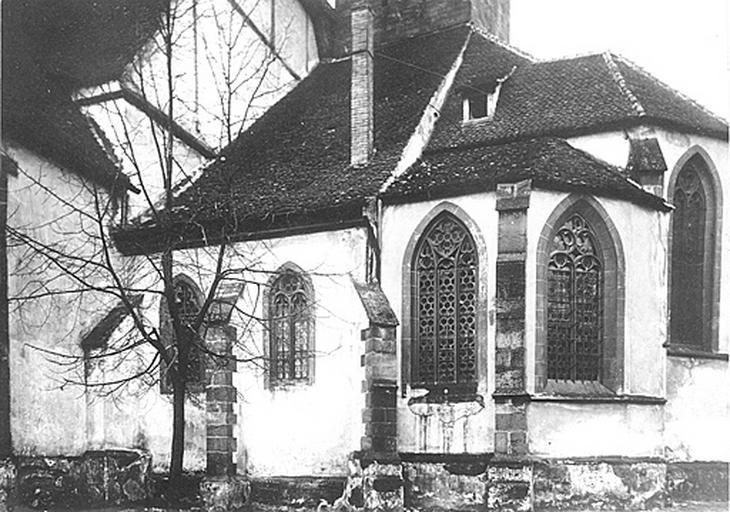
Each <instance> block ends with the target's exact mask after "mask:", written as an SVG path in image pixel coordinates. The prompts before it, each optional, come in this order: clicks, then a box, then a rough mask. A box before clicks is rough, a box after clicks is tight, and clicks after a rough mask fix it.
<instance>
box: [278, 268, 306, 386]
mask: <svg viewBox="0 0 730 512" xmlns="http://www.w3.org/2000/svg"><path fill="white" fill-rule="evenodd" d="M268 293H269V296H268V301H269V304H268V307H269V356H270V380H271V384H273V385H276V384H284V383H296V382H312V379H313V377H314V374H313V373H314V372H313V370H314V368H313V364H314V353H313V351H314V350H313V347H314V339H313V338H314V314H313V311H314V294H313V290H312V285H311V282H310V281H309V279H308V278H307V277H306V276H305V275H304V274H303V273H302V272H299V271H297V270H295V269H293V268H289V267H287V268H284V269H283V270H281V271H279V274H278V275H277V277H276V278H275V279H274V281H273V282H272V283H271V285H270V289H269V292H268Z"/></svg>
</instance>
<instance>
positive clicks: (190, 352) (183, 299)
mask: <svg viewBox="0 0 730 512" xmlns="http://www.w3.org/2000/svg"><path fill="white" fill-rule="evenodd" d="M173 297H174V301H175V306H174V307H175V311H176V312H177V315H178V318H179V320H180V330H181V333H180V337H179V338H180V339H175V335H174V329H173V324H172V315H171V311H170V308H169V307H168V305H167V302H166V301H165V299H164V298H163V300H162V304H161V309H160V335H161V338H162V342H163V344H164V345H165V346H166V347H167V350H168V351H170V352H171V353H172V354H173V356H174V357H176V358H177V354H179V351H180V349H181V348H182V347H185V352H186V353H187V365H186V368H185V379H186V387H187V389H188V391H201V390H202V386H203V385H204V381H205V358H204V355H203V346H202V343H203V340H202V338H201V336H200V329H195V325H194V324H195V321H196V320H197V317H198V314H200V309H201V307H202V306H201V303H202V294H201V292H200V289H199V288H198V287H197V286H196V285H195V283H194V282H193V281H192V280H191V279H190V278H188V277H187V276H183V275H179V276H176V277H175V279H174V282H173ZM168 370H169V368H168V367H167V366H165V365H163V366H162V374H163V375H162V378H161V388H162V392H163V393H170V392H172V383H171V381H170V376H169V372H168Z"/></svg>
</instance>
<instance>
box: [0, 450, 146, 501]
mask: <svg viewBox="0 0 730 512" xmlns="http://www.w3.org/2000/svg"><path fill="white" fill-rule="evenodd" d="M151 462H152V457H151V456H150V454H149V453H147V452H143V451H137V450H107V451H90V452H86V453H84V454H83V455H82V456H80V457H40V456H39V457H16V458H15V466H16V468H17V478H16V482H15V494H16V498H17V501H18V502H19V503H21V504H24V505H28V506H31V507H33V508H39V507H43V508H45V507H52V506H88V505H106V504H116V505H118V504H123V503H125V504H126V503H136V502H141V501H144V500H146V499H148V498H149V495H150V481H151V479H150V470H151ZM0 480H1V479H0ZM2 485H3V482H0V486H2ZM5 492H8V491H5ZM10 492H12V491H10Z"/></svg>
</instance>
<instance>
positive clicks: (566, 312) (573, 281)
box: [547, 213, 603, 381]
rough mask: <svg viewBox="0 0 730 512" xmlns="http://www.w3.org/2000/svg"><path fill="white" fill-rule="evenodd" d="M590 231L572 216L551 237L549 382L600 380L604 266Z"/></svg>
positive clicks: (580, 220) (548, 323)
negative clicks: (554, 380)
mask: <svg viewBox="0 0 730 512" xmlns="http://www.w3.org/2000/svg"><path fill="white" fill-rule="evenodd" d="M595 240H596V238H595V235H594V233H593V231H592V230H591V227H590V225H589V224H588V223H587V222H586V221H585V219H584V218H583V217H582V216H581V215H580V214H577V213H575V214H573V215H571V216H570V217H569V218H568V220H567V221H566V222H565V223H564V224H563V225H562V226H561V227H560V228H559V229H558V230H557V232H556V233H555V235H554V236H553V240H552V244H551V250H550V260H549V263H548V297H547V337H548V340H547V356H548V361H547V366H548V375H547V376H548V379H556V380H573V381H598V380H600V377H601V350H602V341H603V340H602V337H603V333H602V322H603V318H602V316H603V313H602V301H603V262H602V261H601V258H600V253H599V251H598V248H597V246H596V241H595Z"/></svg>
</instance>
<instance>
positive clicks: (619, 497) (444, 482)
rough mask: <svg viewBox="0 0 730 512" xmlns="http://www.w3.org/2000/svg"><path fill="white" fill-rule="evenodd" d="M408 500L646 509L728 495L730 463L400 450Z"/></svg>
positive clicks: (415, 505)
mask: <svg viewBox="0 0 730 512" xmlns="http://www.w3.org/2000/svg"><path fill="white" fill-rule="evenodd" d="M401 457H402V458H403V460H404V462H403V463H402V467H403V477H404V489H405V508H406V509H416V510H435V511H442V510H443V511H446V510H449V511H457V512H471V511H476V510H495V511H496V510H499V511H505V512H506V511H512V512H518V511H519V512H528V511H532V510H535V511H559V510H643V509H646V508H652V507H664V506H669V505H671V504H673V503H681V502H686V501H724V502H726V501H727V499H728V494H727V493H728V464H727V463H721V462H712V463H708V462H691V463H667V462H665V461H663V460H659V459H628V458H605V459H560V460H557V459H538V458H527V457H525V458H522V459H518V458H511V459H510V458H506V457H503V456H499V455H496V456H495V455H492V454H483V455H464V454H401Z"/></svg>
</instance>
